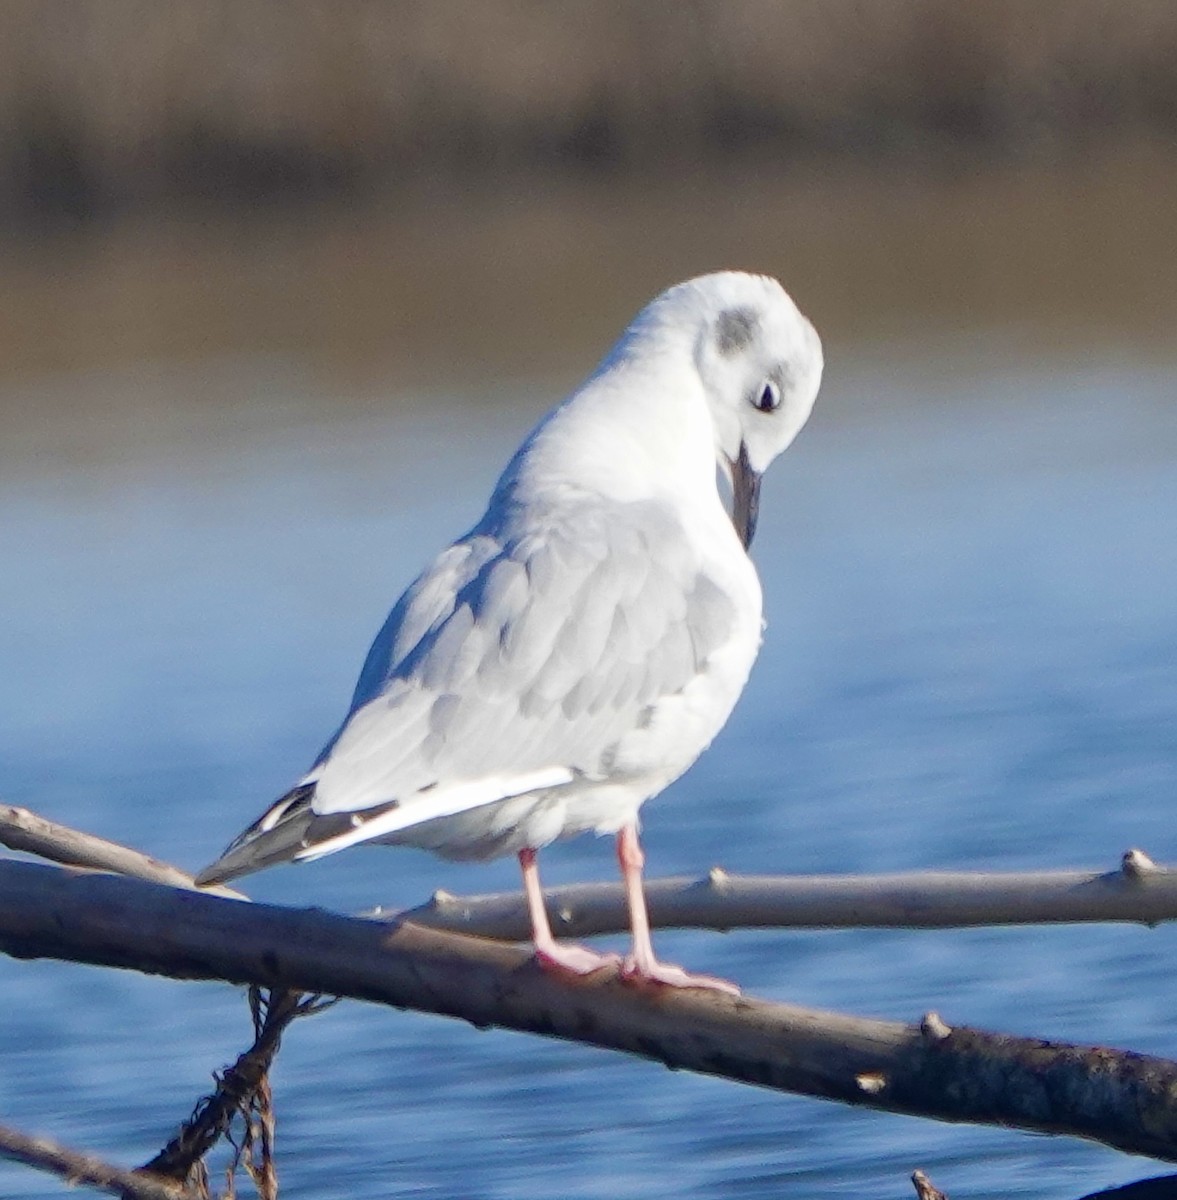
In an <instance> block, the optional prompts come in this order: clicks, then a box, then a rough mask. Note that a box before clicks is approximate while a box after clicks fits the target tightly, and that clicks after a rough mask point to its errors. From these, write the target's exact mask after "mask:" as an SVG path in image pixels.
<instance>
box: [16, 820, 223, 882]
mask: <svg viewBox="0 0 1177 1200" xmlns="http://www.w3.org/2000/svg"><path fill="white" fill-rule="evenodd" d="M0 845H4V846H7V847H8V848H9V849H10V850H22V851H24V852H25V853H26V854H36V855H37V856H38V857H40V858H47V859H49V861H50V862H56V863H61V864H63V865H64V866H68V867H84V868H86V869H87V870H92V871H113V872H114V873H115V874H116V875H129V876H130V877H131V878H133V879H146V880H147V882H148V883H164V884H167V885H168V886H169V887H178V888H195V887H196V883H195V881H194V880H193V878H192V876H191V875H189V874H188V873H187V872H186V871H181V870H180V868H179V867H173V866H172V865H171V864H170V863H165V862H161V861H160V860H159V859H157V858H152V857H151V856H150V855H147V854H143V853H141V852H140V851H138V850H132V849H131V848H130V847H129V846H122V845H120V844H119V843H118V842H110V841H107V840H106V838H101V837H98V836H97V835H95V834H93V833H83V832H82V831H81V830H80V829H71V828H70V827H69V826H68V825H59V824H58V823H57V822H56V821H49V820H46V818H45V817H39V816H37V814H36V813H33V812H30V811H29V810H28V809H27V808H17V807H16V806H15V805H12V804H0ZM204 890H207V891H211V892H216V893H217V895H220V896H232V897H234V898H236V899H239V900H244V899H246V897H245V896H244V895H242V893H240V892H236V891H234V890H233V889H232V888H207V889H204Z"/></svg>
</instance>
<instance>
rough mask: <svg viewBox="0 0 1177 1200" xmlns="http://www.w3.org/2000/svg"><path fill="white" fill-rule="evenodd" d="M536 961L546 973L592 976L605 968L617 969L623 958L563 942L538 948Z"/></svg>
mask: <svg viewBox="0 0 1177 1200" xmlns="http://www.w3.org/2000/svg"><path fill="white" fill-rule="evenodd" d="M535 961H536V962H537V963H539V965H540V966H541V967H542V968H543V970H545V971H552V972H555V973H557V974H559V973H560V972H564V973H566V974H569V975H591V974H592V973H593V972H594V971H600V970H601V969H602V968H603V967H615V966H616V965H617V964H618V963H619V962H620V961H621V956H620V955H619V954H599V953H598V952H597V951H596V950H590V949H589V948H588V947H587V946H566V945H564V944H562V943H561V942H551V943H549V944H548V945H546V946H536V948H535Z"/></svg>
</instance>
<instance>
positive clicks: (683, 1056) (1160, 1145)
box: [0, 862, 1177, 1159]
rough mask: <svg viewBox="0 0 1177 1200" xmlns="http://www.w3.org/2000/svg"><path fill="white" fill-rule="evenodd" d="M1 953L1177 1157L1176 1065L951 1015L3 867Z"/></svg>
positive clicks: (96, 877) (120, 881) (31, 866)
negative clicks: (731, 991)
mask: <svg viewBox="0 0 1177 1200" xmlns="http://www.w3.org/2000/svg"><path fill="white" fill-rule="evenodd" d="M0 949H3V950H4V951H5V952H6V953H8V954H10V955H13V956H16V957H20V958H31V957H52V958H59V959H66V960H69V961H74V962H83V963H94V964H98V965H103V966H114V967H123V968H129V969H133V970H138V971H145V972H150V973H154V974H161V975H168V976H171V977H173V978H178V979H223V980H226V981H228V982H233V983H254V984H258V985H261V986H264V987H286V988H292V989H297V990H300V991H307V992H317V993H322V994H330V995H339V996H350V997H353V998H355V999H360V1000H369V1001H374V1002H377V1003H381V1004H388V1005H392V1006H394V1007H398V1008H412V1009H417V1010H419V1011H423V1012H432V1013H438V1014H440V1015H444V1016H450V1017H457V1018H460V1019H462V1020H465V1021H468V1022H470V1023H471V1024H473V1025H475V1026H477V1027H479V1028H487V1027H491V1026H498V1027H502V1028H509V1029H516V1030H520V1031H524V1032H530V1033H537V1034H542V1035H543V1036H546V1037H555V1038H563V1039H566V1040H569V1041H575V1042H582V1043H586V1044H589V1045H595V1046H601V1047H605V1048H609V1049H613V1050H621V1051H625V1052H627V1053H630V1054H635V1055H639V1056H642V1057H645V1058H648V1059H651V1060H654V1061H657V1062H662V1063H664V1064H665V1065H667V1066H669V1067H674V1068H684V1069H688V1070H694V1071H701V1072H704V1073H706V1074H711V1075H720V1076H724V1077H727V1078H730V1079H734V1080H739V1081H742V1082H745V1083H754V1084H758V1085H760V1086H763V1087H770V1088H777V1089H780V1090H784V1091H792V1092H799V1093H803V1094H806V1095H811V1096H818V1097H823V1098H825V1099H830V1100H839V1101H842V1102H845V1103H849V1104H858V1105H864V1106H868V1107H872V1108H880V1109H887V1110H889V1111H892V1112H902V1113H909V1114H912V1115H918V1116H925V1117H935V1118H939V1119H941V1120H948V1121H972V1122H982V1123H994V1124H1001V1125H1007V1126H1013V1127H1017V1128H1021V1129H1026V1130H1035V1131H1039V1132H1048V1133H1067V1134H1072V1135H1075V1136H1081V1137H1087V1138H1092V1139H1095V1140H1097V1141H1101V1142H1104V1143H1106V1144H1108V1145H1111V1146H1115V1147H1117V1148H1119V1149H1121V1150H1125V1151H1128V1152H1130V1153H1135V1154H1146V1155H1151V1156H1152V1157H1155V1158H1163V1159H1177V1103H1175V1102H1174V1099H1173V1097H1175V1096H1177V1063H1173V1062H1170V1061H1168V1060H1165V1059H1159V1058H1152V1057H1148V1056H1145V1055H1138V1054H1133V1053H1129V1052H1124V1051H1115V1050H1108V1049H1103V1048H1099V1047H1084V1046H1073V1045H1067V1044H1063V1043H1050V1042H1045V1041H1040V1040H1037V1039H1030V1038H1013V1037H1006V1036H1004V1035H1000V1034H990V1033H984V1032H981V1031H978V1030H973V1029H966V1028H956V1029H952V1028H950V1027H949V1026H948V1025H946V1024H945V1023H944V1022H943V1021H942V1020H941V1019H940V1018H939V1017H937V1016H936V1015H935V1014H927V1015H925V1017H924V1019H923V1020H922V1021H921V1022H918V1023H916V1024H913V1025H903V1024H899V1023H896V1022H889V1021H877V1020H867V1019H863V1018H856V1017H848V1016H842V1015H839V1014H836V1013H827V1012H820V1011H815V1010H810V1009H803V1008H798V1007H796V1006H793V1005H784V1004H770V1003H766V1002H765V1001H761V1000H756V999H752V998H748V997H729V996H725V995H721V994H718V993H714V992H702V991H695V990H678V989H664V988H659V987H656V986H655V987H640V986H634V985H632V984H627V983H624V982H621V981H620V980H619V979H618V978H617V976H616V974H615V972H613V971H612V970H604V971H601V972H598V973H596V974H594V975H592V976H589V977H586V978H583V979H569V978H565V977H555V976H552V975H549V974H545V973H544V972H543V971H541V970H539V969H538V968H537V967H536V966H535V964H534V962H533V960H532V959H531V956H530V954H529V953H528V952H527V951H526V950H523V949H520V948H518V947H514V946H510V945H505V944H502V943H498V942H492V941H487V940H484V939H480V938H472V937H468V936H462V935H457V934H452V933H446V932H442V931H437V930H430V929H424V928H422V927H420V926H417V925H414V924H412V923H410V922H397V923H384V922H375V921H371V920H363V919H358V918H354V917H344V916H338V915H335V914H332V913H328V912H323V911H321V910H316V909H290V908H282V907H278V906H274V905H266V904H256V903H254V904H249V903H242V902H240V901H237V900H231V899H225V898H221V897H217V896H210V895H204V894H201V893H199V892H192V891H185V890H180V889H175V888H169V887H165V886H161V885H156V884H150V883H144V882H141V881H138V880H134V879H127V878H120V877H117V876H108V875H100V874H92V873H81V872H78V871H72V870H66V869H61V868H57V867H50V866H44V865H41V864H35V863H22V862H0Z"/></svg>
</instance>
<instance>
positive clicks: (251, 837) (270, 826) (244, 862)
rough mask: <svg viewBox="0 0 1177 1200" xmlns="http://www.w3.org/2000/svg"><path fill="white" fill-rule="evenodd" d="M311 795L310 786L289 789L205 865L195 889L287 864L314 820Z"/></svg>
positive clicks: (312, 793) (304, 784) (312, 790)
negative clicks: (215, 857) (222, 852)
mask: <svg viewBox="0 0 1177 1200" xmlns="http://www.w3.org/2000/svg"><path fill="white" fill-rule="evenodd" d="M314 795H315V785H314V784H313V783H300V784H299V785H298V787H295V788H291V790H290V791H289V792H287V793H286V795H285V796H283V797H282V798H281V799H280V800H278V801H277V802H276V803H274V804H271V805H270V807H269V808H267V809H266V811H265V812H264V813H262V815H261V816H260V817H259V818H258V819H257V820H256V821H254V823H253V824H252V825H251V826H250V827H249V828H248V829H247V830H245V832H244V833H242V834H241V835H240V836H239V837H236V838H234V839H233V841H232V842H230V843H229V845H228V846H227V847H226V849H225V852H224V854H222V855H221V857H220V858H218V859H217V860H216V862H213V863H209V865H208V866H207V867H205V868H204V870H202V871H201V872H200V873H199V874H198V875H197V876H196V877H195V883H196V886H197V887H211V886H212V885H213V884H217V883H227V882H228V881H229V880H230V879H236V878H238V876H241V875H249V874H251V873H252V872H254V871H260V870H261V869H262V868H263V867H272V866H275V865H276V864H278V863H283V862H289V861H290V860H291V859H292V858H294V856H295V855H296V854H297V853H298V851H299V850H300V849H301V848H302V839H303V837H304V836H305V835H306V831H307V828H308V826H309V825H310V823H311V821H312V820H313V819H314V813H313V812H312V811H311V801H312V800H313V799H314Z"/></svg>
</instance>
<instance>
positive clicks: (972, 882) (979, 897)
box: [368, 850, 1177, 941]
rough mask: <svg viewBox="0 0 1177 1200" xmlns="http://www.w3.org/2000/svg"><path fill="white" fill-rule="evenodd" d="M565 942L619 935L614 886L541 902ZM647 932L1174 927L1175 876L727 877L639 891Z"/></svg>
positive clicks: (661, 883) (495, 927) (469, 920)
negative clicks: (1107, 924) (650, 928)
mask: <svg viewBox="0 0 1177 1200" xmlns="http://www.w3.org/2000/svg"><path fill="white" fill-rule="evenodd" d="M545 895H546V897H547V902H548V913H549V916H550V917H551V921H552V928H553V929H554V930H555V931H556V933H557V934H558V935H559V936H561V937H571V938H583V937H591V936H593V935H594V934H603V933H622V932H624V931H625V930H627V929H628V928H629V918H628V914H627V911H626V907H625V897H624V894H623V892H622V889H621V885H620V884H614V883H588V884H584V883H582V884H573V885H571V886H569V887H561V888H550V889H548V891H547V892H546V893H545ZM646 897H647V900H648V902H649V906H650V922H651V924H652V925H654V926H656V927H658V928H661V929H668V928H690V929H717V930H728V929H748V928H762V929H768V928H791V929H831V928H847V927H854V928H860V929H862V928H903V929H912V928H923V929H948V928H960V927H964V926H970V925H1037V924H1045V923H1065V922H1081V921H1132V922H1137V923H1141V924H1148V925H1153V924H1156V923H1158V922H1160V921H1170V920H1173V919H1175V918H1177V870H1173V869H1172V868H1165V867H1158V866H1156V865H1155V864H1154V863H1153V862H1152V860H1151V859H1149V858H1148V856H1147V855H1145V854H1143V853H1141V851H1139V850H1130V851H1129V852H1128V853H1127V854H1125V855H1124V857H1123V859H1122V862H1121V866H1120V868H1119V870H1116V871H1108V872H1106V873H1103V874H1100V873H1098V872H1094V871H1035V872H1021V873H1004V874H984V875H982V874H975V873H974V874H966V873H963V872H957V873H950V872H927V873H922V874H905V875H809V876H804V875H798V876H791V877H782V876H775V875H763V876H740V875H728V874H727V873H726V872H724V871H721V870H719V869H718V868H716V869H714V870H712V871H711V873H710V874H709V875H707V876H705V877H704V878H702V879H690V878H674V879H651V880H647V881H646ZM368 915H371V916H377V917H380V918H382V919H391V920H408V921H412V922H414V923H415V924H418V925H428V926H429V927H430V928H431V929H446V930H450V931H451V932H454V933H471V934H477V935H478V936H480V937H495V938H503V939H506V940H509V941H523V940H525V939H526V938H527V937H528V936H529V928H530V926H529V923H528V919H527V909H526V907H525V905H524V902H523V897H522V895H520V893H518V892H499V893H495V894H492V895H485V896H454V895H451V894H450V893H449V892H435V893H434V894H433V897H432V898H431V899H430V900H429V901H428V902H427V903H425V904H423V905H421V906H420V907H418V908H412V909H408V910H406V911H403V912H397V913H392V914H391V915H390V914H388V913H386V912H384V911H383V910H377V911H376V912H374V913H371V914H368Z"/></svg>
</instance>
